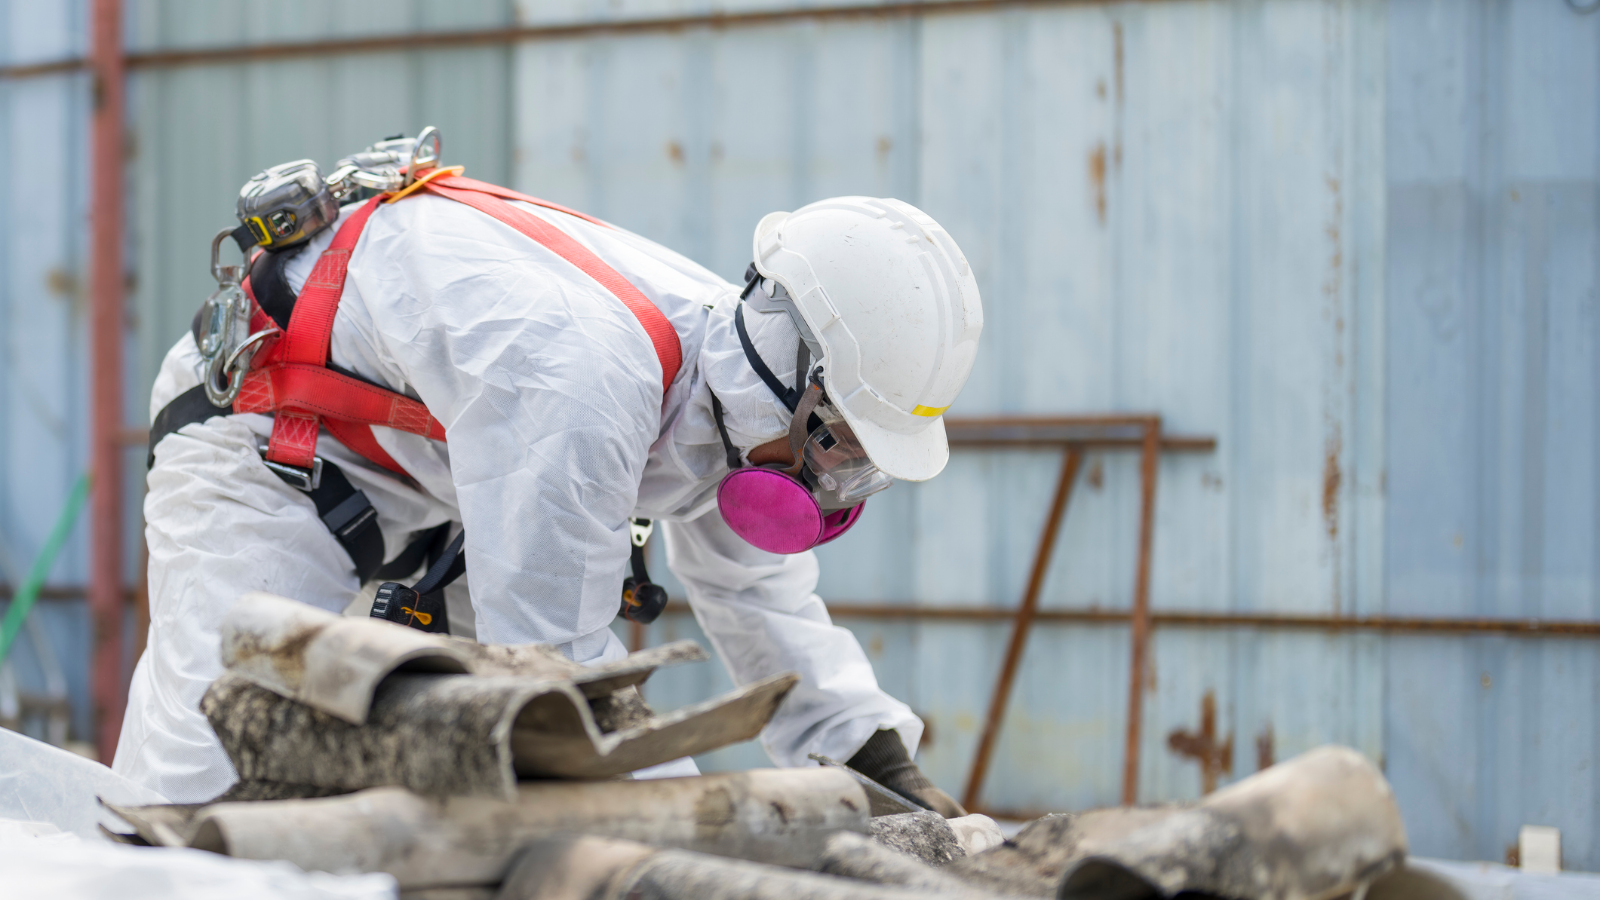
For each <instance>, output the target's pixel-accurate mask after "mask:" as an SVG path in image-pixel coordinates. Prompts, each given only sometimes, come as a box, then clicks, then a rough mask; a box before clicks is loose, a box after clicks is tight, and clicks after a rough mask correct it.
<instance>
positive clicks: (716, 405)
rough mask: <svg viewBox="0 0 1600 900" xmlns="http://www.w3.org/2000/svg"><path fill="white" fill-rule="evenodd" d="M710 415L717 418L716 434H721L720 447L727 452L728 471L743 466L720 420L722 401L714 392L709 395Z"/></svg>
mask: <svg viewBox="0 0 1600 900" xmlns="http://www.w3.org/2000/svg"><path fill="white" fill-rule="evenodd" d="M711 417H712V418H714V419H716V420H717V434H720V435H722V449H723V450H724V451H725V452H726V453H727V454H728V471H729V472H732V471H733V470H734V469H742V468H744V460H742V459H740V458H739V448H738V447H735V446H734V445H733V441H732V439H730V438H729V437H728V426H727V425H726V424H724V423H723V421H722V401H721V400H718V399H717V395H716V394H712V395H711Z"/></svg>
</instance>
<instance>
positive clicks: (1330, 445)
mask: <svg viewBox="0 0 1600 900" xmlns="http://www.w3.org/2000/svg"><path fill="white" fill-rule="evenodd" d="M1343 449H1344V438H1343V436H1342V435H1341V434H1340V430H1339V427H1338V425H1334V426H1333V427H1332V430H1331V431H1330V432H1329V434H1328V441H1327V443H1326V445H1325V446H1324V448H1323V455H1322V524H1323V527H1324V528H1325V529H1326V530H1327V532H1328V540H1329V541H1333V540H1337V539H1338V537H1339V487H1340V485H1342V484H1343V483H1344V473H1343V471H1342V470H1341V469H1340V468H1339V453H1340V452H1341V451H1342V450H1343Z"/></svg>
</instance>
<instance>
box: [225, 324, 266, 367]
mask: <svg viewBox="0 0 1600 900" xmlns="http://www.w3.org/2000/svg"><path fill="white" fill-rule="evenodd" d="M277 333H278V328H277V326H272V327H269V328H263V329H261V330H260V331H258V332H256V333H255V334H252V335H250V336H249V337H247V338H245V339H244V342H243V343H241V344H240V345H239V346H238V348H237V349H235V350H234V351H233V352H232V353H230V354H228V362H227V364H226V365H224V366H223V369H224V370H225V371H233V370H234V367H235V366H236V365H237V364H238V362H239V357H240V356H241V355H243V354H244V351H246V350H248V349H250V347H251V346H253V345H255V344H259V343H261V342H262V341H264V340H266V339H267V338H269V337H272V336H273V335H275V334H277ZM254 355H255V353H254V351H252V352H251V356H254ZM249 364H250V361H249V360H245V365H247V366H248V365H249Z"/></svg>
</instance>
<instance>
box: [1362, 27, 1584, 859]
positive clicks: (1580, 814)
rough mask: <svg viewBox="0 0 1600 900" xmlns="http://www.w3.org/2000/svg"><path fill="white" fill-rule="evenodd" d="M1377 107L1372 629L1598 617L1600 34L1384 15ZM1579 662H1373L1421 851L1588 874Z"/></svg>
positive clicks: (1473, 658)
mask: <svg viewBox="0 0 1600 900" xmlns="http://www.w3.org/2000/svg"><path fill="white" fill-rule="evenodd" d="M1389 85H1390V87H1389V98H1390V99H1389V110H1388V115H1387V140H1388V147H1389V151H1388V160H1389V174H1388V180H1389V191H1388V205H1389V209H1388V242H1389V251H1388V253H1389V265H1388V284H1387V291H1388V297H1389V302H1388V305H1389V317H1388V337H1387V340H1388V342H1389V353H1388V357H1389V360H1390V364H1389V378H1388V381H1387V385H1388V391H1387V401H1388V411H1387V423H1388V424H1387V428H1388V430H1389V442H1388V467H1389V482H1388V492H1389V503H1388V507H1389V522H1388V540H1387V543H1386V551H1387V576H1386V578H1385V587H1386V591H1385V593H1386V596H1387V602H1388V604H1389V608H1390V609H1391V610H1393V611H1396V612H1400V613H1409V614H1423V615H1439V614H1454V615H1481V616H1533V617H1543V618H1550V619H1563V618H1580V619H1594V618H1597V617H1600V596H1597V592H1596V588H1597V586H1600V579H1597V573H1596V565H1597V560H1600V553H1597V550H1600V530H1597V528H1596V525H1597V522H1596V513H1597V510H1600V505H1597V502H1600V482H1597V481H1596V477H1597V475H1600V471H1597V463H1600V458H1597V454H1600V434H1597V433H1596V425H1597V418H1596V415H1597V412H1600V410H1597V408H1596V402H1597V399H1600V391H1597V390H1596V387H1597V384H1600V369H1597V366H1600V353H1597V352H1596V350H1597V346H1596V338H1597V333H1596V329H1597V327H1600V324H1597V321H1596V309H1595V304H1596V299H1597V298H1596V291H1597V288H1600V285H1597V283H1596V264H1597V259H1600V253H1597V251H1600V191H1597V178H1600V136H1597V128H1600V16H1589V17H1586V18H1579V17H1577V16H1574V15H1573V14H1572V12H1571V11H1570V10H1569V9H1568V8H1567V6H1566V5H1565V4H1563V3H1556V2H1549V3H1545V2H1518V3H1475V4H1455V3H1448V2H1416V0H1413V2H1406V3H1396V4H1395V6H1394V8H1393V12H1392V14H1391V17H1390V34H1389ZM1596 651H1597V647H1596V645H1595V643H1594V642H1593V641H1576V640H1538V641H1527V640H1517V639H1514V638H1504V637H1478V638H1472V639H1456V638H1452V639H1448V640H1441V639H1436V638H1407V639H1394V640H1391V641H1390V642H1389V646H1388V648H1387V652H1386V663H1387V667H1388V691H1387V696H1388V701H1387V703H1386V719H1387V721H1386V725H1385V727H1386V728H1387V729H1388V731H1389V733H1390V737H1389V740H1388V741H1387V746H1386V758H1387V762H1388V770H1389V775H1390V777H1391V778H1392V779H1393V780H1394V783H1395V789H1396V791H1397V792H1398V794H1399V797H1400V801H1401V804H1402V807H1403V808H1405V809H1406V810H1407V823H1408V825H1409V826H1410V829H1411V833H1412V840H1413V842H1414V843H1415V844H1416V845H1417V846H1418V847H1422V848H1428V849H1432V848H1441V851H1436V852H1442V849H1443V848H1448V849H1449V852H1451V853H1452V854H1456V855H1464V856H1476V857H1485V858H1489V859H1498V858H1500V857H1501V856H1502V855H1503V854H1504V853H1505V849H1506V846H1507V844H1508V843H1510V842H1512V841H1514V840H1515V838H1516V829H1517V826H1518V825H1519V824H1520V823H1523V822H1534V823H1546V822H1548V823H1550V824H1558V825H1560V826H1561V828H1562V838H1563V844H1562V846H1563V854H1564V856H1565V857H1566V859H1567V860H1568V861H1569V862H1568V864H1569V865H1573V866H1575V867H1585V868H1589V869H1596V868H1600V821H1597V819H1596V811H1597V809H1600V802H1597V801H1600V778H1597V774H1596V771H1595V769H1596V765H1597V763H1600V759H1597V747H1600V716H1597V714H1596V713H1597V710H1600V654H1597V652H1596Z"/></svg>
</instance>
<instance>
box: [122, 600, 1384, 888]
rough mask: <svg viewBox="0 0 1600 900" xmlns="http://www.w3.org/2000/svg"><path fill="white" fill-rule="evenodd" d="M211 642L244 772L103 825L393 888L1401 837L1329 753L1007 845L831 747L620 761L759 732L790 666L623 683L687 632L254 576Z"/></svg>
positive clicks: (1310, 845) (1374, 775)
mask: <svg viewBox="0 0 1600 900" xmlns="http://www.w3.org/2000/svg"><path fill="white" fill-rule="evenodd" d="M223 659H224V663H225V665H226V667H227V671H226V672H225V673H224V674H223V676H222V677H221V678H219V679H218V680H217V681H216V682H215V683H214V684H213V685H212V686H211V689H210V690H209V691H208V692H207V694H206V696H205V698H204V700H203V701H202V709H203V710H204V712H205V713H206V716H207V718H208V719H209V720H210V721H211V723H212V727H213V728H214V729H215V730H216V732H217V734H218V736H219V737H220V738H221V740H222V743H223V746H224V748H225V749H226V750H227V752H228V755H229V757H230V759H231V760H232V761H233V763H234V765H235V767H236V768H237V770H238V772H239V775H240V779H241V780H240V781H239V783H238V784H236V785H234V787H232V788H231V789H230V790H229V791H228V792H227V793H225V794H224V795H222V796H221V797H218V798H217V799H216V800H213V801H212V802H210V803H206V804H192V805H183V806H148V807H118V806H111V807H109V808H110V809H112V811H114V812H115V813H117V814H118V815H119V816H121V817H122V818H123V819H124V820H126V821H127V822H128V823H129V824H130V825H131V826H132V833H130V834H121V835H112V836H113V837H115V838H117V839H119V840H123V841H126V842H129V843H138V844H147V845H152V846H157V847H181V848H192V849H200V850H208V851H211V852H215V853H221V854H226V855H230V856H234V857H240V858H246V859H258V860H285V861H288V862H291V863H293V864H295V865H297V866H300V867H301V868H303V869H306V870H308V871H318V870H320V871H327V872H334V873H359V872H387V873H389V874H391V875H393V876H394V877H395V879H396V880H397V881H398V883H399V885H400V888H401V895H402V900H489V898H498V900H623V898H628V900H633V898H639V900H650V898H655V900H822V898H837V900H925V898H929V897H949V898H952V900H1001V898H1020V897H1059V898H1085V900H1087V898H1095V900H1157V898H1172V897H1177V896H1179V895H1184V896H1194V897H1207V896H1212V897H1231V898H1241V900H1331V898H1336V897H1341V896H1343V895H1346V894H1349V893H1351V892H1359V891H1360V890H1361V889H1363V888H1364V887H1365V886H1367V885H1373V886H1374V894H1373V896H1380V895H1382V887H1383V884H1382V880H1383V879H1384V877H1385V876H1386V875H1391V874H1392V873H1395V872H1397V871H1399V870H1400V868H1401V866H1402V864H1403V862H1404V858H1405V851H1406V841H1405V833H1404V830H1403V828H1402V827H1401V823H1400V817H1399V811H1398V809H1397V808H1396V806H1395V802H1394V797H1393V795H1392V793H1391V792H1390V790H1389V787H1388V784H1387V783H1386V782H1385V781H1384V779H1383V776H1382V775H1381V774H1380V773H1379V772H1378V771H1377V769H1376V768H1374V767H1373V766H1372V765H1371V763H1369V762H1368V761H1367V760H1366V759H1365V758H1364V757H1362V756H1361V755H1360V754H1358V753H1356V752H1355V751H1352V750H1347V749H1344V748H1338V747H1324V748H1321V749H1318V750H1314V751H1312V752H1310V753H1306V754H1304V755H1302V756H1300V757H1297V758H1295V759H1293V760H1290V761H1288V762H1285V763H1281V764H1279V765H1277V766H1274V767H1272V768H1270V769H1268V770H1266V771H1265V772H1262V773H1258V774H1256V775H1254V776H1251V777H1250V778H1246V779H1244V780H1242V781H1240V782H1238V783H1236V784H1234V785H1232V786H1230V787H1228V788H1226V789H1224V790H1222V791H1219V792H1217V793H1216V794H1213V795H1212V796H1210V797H1208V798H1206V799H1205V800H1203V801H1201V802H1200V803H1198V804H1193V805H1187V806H1172V807H1161V808H1151V809H1109V810H1098V811H1093V812H1087V813H1082V814H1079V815H1055V816H1046V817H1044V818H1042V819H1039V820H1037V821H1035V822H1033V823H1031V824H1029V825H1028V826H1026V827H1025V828H1024V829H1023V830H1022V831H1021V832H1020V833H1019V834H1018V835H1017V836H1016V838H1015V839H1013V840H1009V841H1007V840H1005V839H1004V837H1003V835H1002V834H1001V832H1000V829H999V826H998V825H996V824H995V823H994V822H993V821H991V820H990V819H988V818H986V817H984V816H981V815H972V816H966V817H963V818H960V819H950V820H946V819H944V818H942V817H941V816H939V815H937V814H935V813H931V812H925V811H913V812H906V811H904V810H905V809H906V806H907V804H903V803H899V802H894V801H895V799H896V798H895V797H893V796H890V795H888V794H887V792H885V791H884V789H883V788H882V787H881V786H879V785H876V784H875V783H870V782H868V783H863V776H861V775H860V774H859V773H855V772H852V771H851V770H849V769H848V768H846V767H842V766H839V765H837V764H833V765H825V766H822V767H818V768H806V769H755V770H751V771H748V772H739V773H727V774H717V775H703V776H697V777H692V778H674V779H662V780H647V781H635V780H631V779H629V778H628V775H627V773H629V772H632V771H636V770H638V769H641V768H645V767H647V766H651V765H655V764H658V763H662V762H668V761H671V760H674V759H678V758H680V757H683V756H688V755H692V754H696V753H703V752H706V751H709V750H713V749H716V748H718V747H722V746H726V745H728V744H731V743H735V742H738V741H743V740H748V739H750V738H752V737H754V736H755V735H756V734H757V733H759V732H760V730H761V729H762V728H763V727H764V726H765V725H766V723H767V722H768V721H769V720H770V719H771V717H772V715H773V713H774V712H775V711H776V709H777V707H778V705H779V704H780V703H781V702H782V701H783V699H784V697H785V696H786V695H787V694H788V692H789V691H790V689H791V688H792V687H793V686H794V684H795V683H796V681H797V678H796V677H795V676H793V675H782V676H778V677H776V678H772V679H767V680H765V681H761V682H756V683H754V684H750V685H747V686H745V687H744V688H742V689H740V690H738V691H735V692H733V693H731V694H728V695H726V696H723V697H720V698H717V699H714V700H711V701H708V702H706V703H701V704H696V705H693V706H689V707H686V708H684V709H679V710H676V711H673V712H670V713H665V714H662V713H657V712H655V711H654V710H652V709H651V708H650V707H649V706H648V705H647V704H646V703H645V702H644V700H643V698H642V697H641V696H640V694H639V692H638V686H639V684H641V683H642V682H643V681H644V680H645V679H646V678H648V677H649V675H650V674H651V673H652V672H653V671H654V670H655V669H656V668H657V667H659V666H662V665H668V664H673V663H679V662H688V661H695V660H701V659H705V654H704V652H703V651H701V650H700V649H699V648H698V647H696V646H695V645H693V644H692V643H689V642H683V643H679V644H672V645H668V646H666V647H661V648H657V649H655V650H651V651H646V652H644V653H637V654H633V655H632V656H629V657H628V658H627V659H624V660H621V661H619V662H616V663H613V664H611V665H607V666H601V667H596V668H587V667H583V666H579V665H576V664H574V663H572V662H570V661H568V660H567V659H565V658H564V657H562V656H561V655H560V654H559V653H558V652H556V651H555V650H554V649H552V648H549V647H540V646H527V647H484V646H480V645H477V644H474V643H471V642H469V641H462V640H458V639H455V638H450V637H445V636H440V635H430V634H423V633H421V632H417V631H413V630H410V629H407V628H403V627H401V626H398V625H394V624H391V623H388V622H383V621H380V620H375V619H353V618H343V617H339V616H334V615H331V614H328V613H325V612H322V611H319V610H316V609H313V608H311V607H308V606H305V605H302V604H299V603H295V602H293V601H290V600H285V599H283V598H279V597H273V596H270V595H265V594H254V595H247V596H246V597H245V598H242V600H241V602H240V604H239V606H238V607H237V608H236V609H235V610H234V611H233V613H232V614H230V617H229V619H228V621H227V622H226V624H225V627H224V630H223ZM830 762H831V761H830ZM1389 880H1390V881H1393V880H1394V879H1393V878H1390V879H1389Z"/></svg>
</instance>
